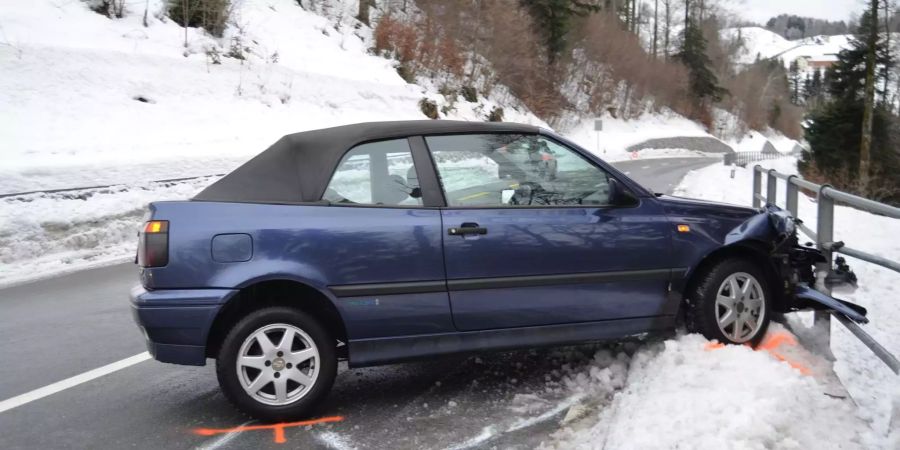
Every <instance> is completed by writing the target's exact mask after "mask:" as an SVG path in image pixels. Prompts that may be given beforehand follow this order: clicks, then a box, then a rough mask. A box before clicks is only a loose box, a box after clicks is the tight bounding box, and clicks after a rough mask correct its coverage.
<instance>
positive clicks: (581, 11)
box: [520, 0, 600, 64]
mask: <svg viewBox="0 0 900 450" xmlns="http://www.w3.org/2000/svg"><path fill="white" fill-rule="evenodd" d="M520 3H521V4H522V6H524V7H525V8H527V9H528V11H529V13H530V14H531V17H532V18H534V21H535V23H536V24H537V26H538V27H539V28H540V32H541V35H542V36H543V38H544V45H545V46H546V47H547V55H548V59H549V60H550V64H553V63H555V62H556V59H557V58H558V57H559V55H560V54H562V52H563V51H564V50H565V49H566V47H567V45H568V42H566V36H567V35H568V34H569V32H570V31H571V30H572V19H573V18H574V17H577V16H586V15H588V14H591V13H594V12H597V11H599V10H600V5H599V0H520Z"/></svg>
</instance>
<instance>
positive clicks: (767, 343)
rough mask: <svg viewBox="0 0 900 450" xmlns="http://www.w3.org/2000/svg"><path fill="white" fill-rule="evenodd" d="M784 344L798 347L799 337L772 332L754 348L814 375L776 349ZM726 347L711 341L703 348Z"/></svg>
mask: <svg viewBox="0 0 900 450" xmlns="http://www.w3.org/2000/svg"><path fill="white" fill-rule="evenodd" d="M745 345H747V346H748V347H749V344H745ZM782 345H787V346H790V347H796V346H797V339H796V338H795V337H794V335H792V334H790V333H783V332H777V333H771V334H768V335H766V337H765V338H764V339H763V341H762V342H761V343H760V344H759V345H757V346H756V348H755V349H754V350H755V351H759V350H765V351H766V352H768V353H769V354H770V355H772V357H774V358H775V359H777V360H779V361H782V362H786V363H788V365H790V366H791V367H793V368H794V369H797V370H798V371H799V372H800V373H801V374H803V375H807V376H808V375H812V371H811V370H809V368H807V367H806V366H804V365H803V364H800V363H798V362H795V361H791V360H790V359H788V358H786V357H785V356H784V355H782V354H781V353H779V352H777V351H776V350H777V349H778V348H780V347H781V346H782ZM724 347H725V344H722V343H720V342H716V341H711V342H707V343H706V345H704V346H703V349H704V350H706V351H712V350H718V349H720V348H724Z"/></svg>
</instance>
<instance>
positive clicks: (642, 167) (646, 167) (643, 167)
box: [641, 166, 650, 169]
mask: <svg viewBox="0 0 900 450" xmlns="http://www.w3.org/2000/svg"><path fill="white" fill-rule="evenodd" d="M649 168H650V166H641V169H649Z"/></svg>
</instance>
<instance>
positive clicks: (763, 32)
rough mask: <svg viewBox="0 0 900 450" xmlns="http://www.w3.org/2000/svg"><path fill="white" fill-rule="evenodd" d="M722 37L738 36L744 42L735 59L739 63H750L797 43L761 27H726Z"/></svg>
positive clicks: (771, 55)
mask: <svg viewBox="0 0 900 450" xmlns="http://www.w3.org/2000/svg"><path fill="white" fill-rule="evenodd" d="M722 37H723V38H725V39H728V40H731V39H737V38H740V39H741V40H742V41H743V42H744V46H743V48H742V49H741V52H740V53H739V58H738V61H737V62H738V63H739V64H752V63H753V62H754V61H756V60H757V57H758V58H759V59H767V58H771V57H773V56H775V55H777V54H779V53H781V52H784V51H786V50H788V49H790V48H792V47H794V46H795V45H797V44H796V43H795V42H793V41H789V40H787V39H785V38H783V37H781V36H779V35H778V34H776V33H773V32H771V31H769V30H767V29H765V28H761V27H741V28H728V29H725V30H723V31H722Z"/></svg>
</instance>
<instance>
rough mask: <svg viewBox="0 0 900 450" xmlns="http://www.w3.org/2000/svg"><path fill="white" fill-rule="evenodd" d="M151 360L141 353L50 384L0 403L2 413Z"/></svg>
mask: <svg viewBox="0 0 900 450" xmlns="http://www.w3.org/2000/svg"><path fill="white" fill-rule="evenodd" d="M148 359H150V354H149V353H147V352H144V353H139V354H137V355H134V356H130V357H128V358H125V359H123V360H120V361H116V362H114V363H112V364H107V365H105V366H103V367H98V368H96V369H93V370H89V371H87V372H84V373H81V374H78V375H75V376H74V377H70V378H66V379H65V380H62V381H57V382H56V383H53V384H48V385H47V386H44V387H41V388H37V389H35V390H33V391H31V392H26V393H24V394H22V395H17V396H15V397H12V398H8V399H6V400H3V401H2V402H0V413H2V412H6V411H9V410H11V409H13V408H17V407H19V406H22V405H25V404H28V403H31V402H33V401H35V400H40V399H42V398H44V397H47V396H48V395H53V394H56V393H57V392H62V391H64V390H66V389H69V388H71V387H75V386H78V385H79V384H82V383H87V382H88V381H91V380H94V379H97V378H100V377H102V376H104V375H109V374H111V373H113V372H116V371H119V370H122V369H125V368H127V367H131V366H133V365H135V364H137V363H140V362H144V361H146V360H148Z"/></svg>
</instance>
